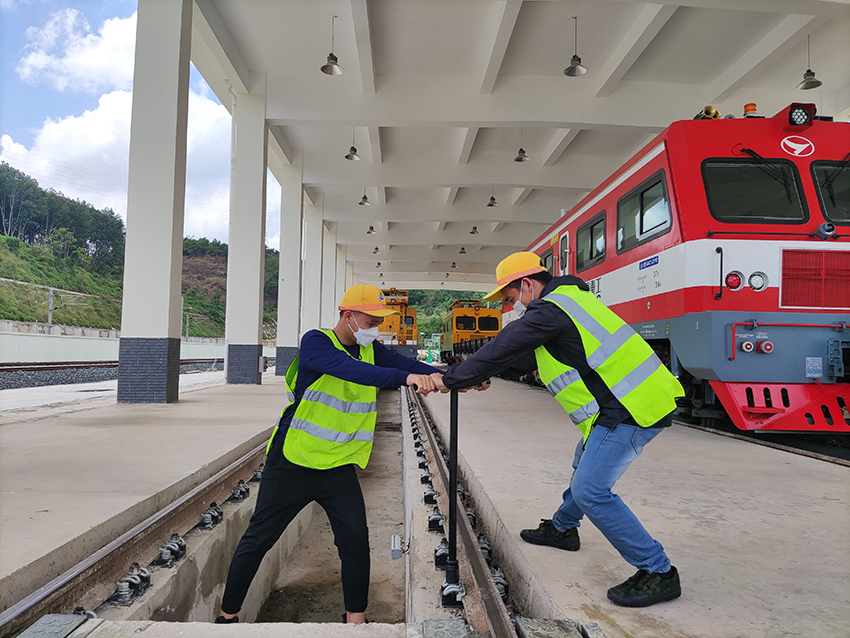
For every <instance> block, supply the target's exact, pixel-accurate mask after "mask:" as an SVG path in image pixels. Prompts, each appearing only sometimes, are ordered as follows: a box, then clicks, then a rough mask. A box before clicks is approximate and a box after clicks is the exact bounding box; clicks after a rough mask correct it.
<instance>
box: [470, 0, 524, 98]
mask: <svg viewBox="0 0 850 638" xmlns="http://www.w3.org/2000/svg"><path fill="white" fill-rule="evenodd" d="M493 4H494V5H495V6H494V7H493V8H492V9H490V10H491V11H497V12H498V27H497V28H496V29H495V33H494V34H493V39H492V44H491V45H490V55H488V56H487V66H486V68H485V69H484V78H483V79H482V80H481V89H480V90H479V91H478V92H479V93H480V94H481V95H489V94H490V93H492V92H493V87H494V86H495V85H496V78H497V77H499V70H500V69H501V68H502V62H503V61H504V59H505V52H506V51H507V50H508V44H509V43H510V41H511V35H512V34H513V32H514V27H515V26H516V20H517V17H518V16H519V10H520V9H521V8H522V2H521V0H507V1H505V2H499V3H493Z"/></svg>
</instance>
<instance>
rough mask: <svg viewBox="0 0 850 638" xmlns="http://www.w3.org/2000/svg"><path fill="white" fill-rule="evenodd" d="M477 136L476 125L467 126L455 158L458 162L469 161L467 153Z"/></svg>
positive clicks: (469, 151) (464, 162)
mask: <svg viewBox="0 0 850 638" xmlns="http://www.w3.org/2000/svg"><path fill="white" fill-rule="evenodd" d="M477 136H478V127H477V126H470V127H467V129H466V132H465V133H464V135H463V143H462V144H461V145H460V157H458V160H457V163H458V164H466V163H467V162H469V154H470V153H471V152H472V145H473V144H475V138H476V137H477ZM455 194H457V193H455Z"/></svg>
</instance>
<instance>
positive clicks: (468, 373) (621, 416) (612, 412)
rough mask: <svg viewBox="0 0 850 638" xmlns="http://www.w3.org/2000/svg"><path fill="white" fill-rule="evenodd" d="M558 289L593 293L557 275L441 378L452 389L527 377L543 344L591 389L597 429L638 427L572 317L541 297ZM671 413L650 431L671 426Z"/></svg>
mask: <svg viewBox="0 0 850 638" xmlns="http://www.w3.org/2000/svg"><path fill="white" fill-rule="evenodd" d="M559 286H578V287H579V288H580V289H582V290H589V288H588V286H587V284H586V283H585V282H584V281H582V280H581V279H579V278H578V277H574V276H573V275H566V276H564V277H555V278H554V279H552V281H550V282H549V283H548V284H547V285H546V286H545V287H544V288H543V290H542V292H541V293H540V297H541V298H540V299H536V300H534V301H532V302H531V303H529V304H528V308H527V309H526V312H525V314H524V315H523V316H522V317H521V318H519V319H517V320H515V321H512V322H511V323H509V324H508V325H506V326H505V327H504V328H503V329H502V331H501V332H500V333H499V334H498V335H497V336H496V338H495V339H493V340H492V341H489V342H488V343H486V344H485V345H484V346H483V347H482V348H481V349H480V350H478V351H477V352H476V353H475V354H474V355H473V356H472V357H470V358H469V359H467V360H466V361H464V362H462V363H459V364H457V365H454V366H452V367H451V368H449V370H448V372H446V374H445V375H444V376H443V383H444V384H445V385H446V387H448V388H468V387H470V386H474V385H478V384H479V383H481V382H482V381H484V380H485V379H487V378H488V377H490V376H493V375H495V374H498V373H500V372H505V371H509V372H511V373H512V374H526V373H528V372H531V371H533V370H535V369H536V368H537V362H536V360H535V357H534V350H535V349H536V348H538V347H540V346H543V347H545V348H546V350H547V351H548V352H549V354H551V355H552V356H553V357H554V358H555V359H557V360H558V361H560V362H561V363H564V364H566V365H568V366H570V367H571V368H575V369H576V370H577V371H578V372H579V374H580V375H581V378H582V380H583V381H584V383H585V385H586V386H587V389H588V390H589V391H590V392H591V394H593V396H594V397H596V401H597V403H598V404H599V418H598V419H597V420H596V425H602V426H604V427H607V428H612V429H613V428H616V427H617V426H618V425H619V424H620V423H626V424H629V425H637V424H636V422H635V421H634V419H633V418H632V416H631V415H630V414H629V411H628V410H626V408H625V407H623V404H622V403H620V401H618V400H617V398H616V397H615V396H614V395H613V394H612V392H611V390H610V389H609V388H608V386H607V385H605V383H604V382H603V381H602V378H601V377H600V376H599V374H598V373H597V372H596V371H595V370H593V369H592V368H591V367H590V365H589V364H588V363H587V358H586V357H585V353H584V346H583V345H582V341H581V335H580V334H579V331H578V328H577V327H576V325H575V324H574V323H573V321H572V319H570V317H569V315H567V313H565V312H564V311H563V310H561V309H560V308H558V307H557V306H556V305H555V304H553V303H547V302H546V301H543V299H542V298H543V297H545V296H546V295H547V294H549V293H550V292H552V291H553V290H555V289H556V288H558V287H559ZM671 421H672V413H671V414H670V415H668V416H666V417H665V418H664V419H661V421H659V422H658V423H656V424H654V425H653V426H652V427H665V426H667V425H670V423H671Z"/></svg>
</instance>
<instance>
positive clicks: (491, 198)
mask: <svg viewBox="0 0 850 638" xmlns="http://www.w3.org/2000/svg"><path fill="white" fill-rule="evenodd" d="M498 205H499V204H498V203H496V198H495V197H493V189H492V188H491V189H490V201H489V202H487V208H493V207H494V206H498Z"/></svg>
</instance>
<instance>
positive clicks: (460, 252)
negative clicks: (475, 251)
mask: <svg viewBox="0 0 850 638" xmlns="http://www.w3.org/2000/svg"><path fill="white" fill-rule="evenodd" d="M465 254H466V248H464V247H463V246H461V247H460V251H458V255H465Z"/></svg>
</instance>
